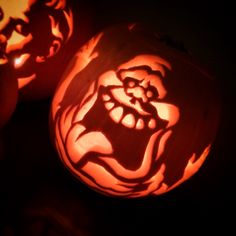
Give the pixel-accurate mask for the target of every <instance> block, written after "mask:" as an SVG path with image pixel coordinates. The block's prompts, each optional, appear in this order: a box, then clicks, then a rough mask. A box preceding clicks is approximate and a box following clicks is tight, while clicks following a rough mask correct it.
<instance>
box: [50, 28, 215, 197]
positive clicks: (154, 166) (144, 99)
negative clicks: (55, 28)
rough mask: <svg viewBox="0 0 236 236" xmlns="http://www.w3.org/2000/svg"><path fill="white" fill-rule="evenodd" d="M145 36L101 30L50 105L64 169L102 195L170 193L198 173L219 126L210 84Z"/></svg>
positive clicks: (184, 60)
mask: <svg viewBox="0 0 236 236" xmlns="http://www.w3.org/2000/svg"><path fill="white" fill-rule="evenodd" d="M150 36H151V35H150V34H148V37H146V34H143V33H142V32H141V33H140V31H139V29H138V28H137V29H136V28H135V27H127V26H117V27H111V28H110V29H107V30H104V31H103V32H101V33H100V34H98V35H97V36H95V37H94V38H92V39H91V40H90V41H89V42H88V43H87V44H85V45H84V47H82V48H81V49H80V50H79V51H77V53H76V54H75V56H74V57H73V59H72V60H71V63H70V64H69V66H68V68H67V70H66V72H65V74H64V76H63V77H62V80H61V81H60V83H59V85H58V88H57V91H56V93H55V95H54V98H53V101H52V109H51V118H52V119H51V122H52V123H51V124H52V126H51V127H52V129H53V130H52V131H53V134H55V140H54V141H55V142H56V147H57V150H58V152H59V154H60V157H61V159H62V160H63V163H64V164H65V165H66V167H67V168H68V169H69V170H70V171H71V172H72V173H73V174H74V175H75V176H76V177H77V178H79V179H80V180H81V181H83V182H84V183H86V184H87V185H88V186H90V187H91V188H93V189H95V190H97V191H98V192H101V193H103V194H106V195H111V196H120V197H126V198H132V197H142V196H147V195H159V194H162V193H165V192H167V191H169V190H171V189H173V188H175V187H176V186H177V185H179V184H181V183H182V182H183V181H185V180H186V179H188V178H190V177H191V176H192V175H193V174H194V173H196V172H197V171H198V169H199V168H200V166H201V165H202V163H203V162H204V160H205V158H206V156H207V154H208V152H209V150H210V146H211V142H212V139H213V137H214V134H215V133H214V132H215V130H216V127H217V122H218V119H217V117H218V116H217V114H218V113H217V112H218V108H217V106H215V104H217V99H216V94H215V92H214V87H213V86H212V80H210V79H209V77H208V76H207V75H206V74H205V73H203V71H202V70H200V69H199V68H198V67H197V66H196V65H195V64H194V63H192V62H191V61H190V60H189V58H188V57H187V56H186V55H185V54H181V53H178V52H176V51H173V50H172V49H171V48H169V47H166V46H165V45H163V43H162V42H160V41H159V39H157V38H156V36H155V35H153V37H150ZM209 92H211V95H212V97H210V96H209ZM215 117H216V118H215Z"/></svg>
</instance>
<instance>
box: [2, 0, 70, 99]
mask: <svg viewBox="0 0 236 236" xmlns="http://www.w3.org/2000/svg"><path fill="white" fill-rule="evenodd" d="M67 2H68V1H66V0H42V1H41V0H1V3H0V46H1V50H2V57H3V58H4V60H5V62H8V63H10V64H12V65H13V70H14V73H15V75H16V77H17V78H18V86H19V89H20V94H21V97H22V98H23V99H24V98H30V99H34V98H41V97H45V96H48V95H50V94H51V93H52V92H53V91H54V89H55V87H56V84H57V82H58V80H57V79H58V73H61V71H60V68H62V67H63V62H64V61H63V59H64V55H63V54H62V51H63V50H62V48H63V49H64V46H65V45H66V44H67V42H68V40H69V38H70V37H71V35H72V33H73V14H72V10H71V9H70V7H69V6H68V4H67ZM59 63H60V64H59ZM58 65H60V66H58Z"/></svg>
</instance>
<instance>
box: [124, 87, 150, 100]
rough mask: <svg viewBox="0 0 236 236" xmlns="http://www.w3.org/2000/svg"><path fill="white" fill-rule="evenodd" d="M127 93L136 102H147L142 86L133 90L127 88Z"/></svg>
mask: <svg viewBox="0 0 236 236" xmlns="http://www.w3.org/2000/svg"><path fill="white" fill-rule="evenodd" d="M127 93H128V94H129V95H131V96H132V97H133V98H136V99H138V100H142V102H144V103H145V102H147V101H148V97H147V94H146V89H145V88H143V87H142V86H136V87H133V88H128V89H127Z"/></svg>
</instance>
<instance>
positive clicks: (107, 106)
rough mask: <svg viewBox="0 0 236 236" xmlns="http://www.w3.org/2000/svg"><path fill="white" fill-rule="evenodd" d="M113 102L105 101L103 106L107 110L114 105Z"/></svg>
mask: <svg viewBox="0 0 236 236" xmlns="http://www.w3.org/2000/svg"><path fill="white" fill-rule="evenodd" d="M114 105H115V104H114V102H106V103H105V107H106V109H107V110H111V109H112V108H113V107H114Z"/></svg>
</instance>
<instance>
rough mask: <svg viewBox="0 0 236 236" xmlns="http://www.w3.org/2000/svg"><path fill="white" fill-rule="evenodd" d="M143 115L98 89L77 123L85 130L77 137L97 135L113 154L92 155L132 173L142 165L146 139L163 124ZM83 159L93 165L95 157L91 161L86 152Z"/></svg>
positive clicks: (105, 91)
mask: <svg viewBox="0 0 236 236" xmlns="http://www.w3.org/2000/svg"><path fill="white" fill-rule="evenodd" d="M147 114H148V115H142V114H140V112H138V111H137V110H135V109H134V108H133V107H132V108H131V107H128V106H126V105H125V104H122V103H121V102H120V101H119V102H118V101H117V100H116V99H115V98H114V96H112V92H111V90H110V89H109V88H104V87H100V89H99V92H98V98H97V100H96V102H95V103H94V105H93V106H92V108H91V109H90V110H89V111H88V112H87V113H86V115H85V116H84V118H83V120H82V121H81V124H82V125H83V126H84V127H85V131H84V132H83V133H82V134H81V135H80V137H81V138H83V135H84V134H88V133H90V132H96V133H98V132H99V133H101V134H102V137H105V139H106V141H107V143H109V144H110V145H111V146H112V150H113V153H112V154H111V155H103V154H101V153H97V154H96V156H97V157H101V156H110V157H112V158H115V159H116V160H117V161H118V162H119V164H121V165H122V166H123V167H124V168H126V169H129V170H136V169H138V168H139V167H140V165H141V164H142V160H143V158H144V153H145V150H146V148H147V145H148V142H149V140H150V137H151V136H152V134H153V133H155V132H157V130H159V129H161V128H163V126H164V125H165V123H164V122H163V121H162V120H160V119H158V116H157V113H155V114H151V113H148V112H147ZM91 138H92V136H91ZM91 142H93V140H91ZM156 152H157V150H155V153H153V155H154V156H155V154H156ZM83 159H84V160H85V159H86V161H93V162H96V160H97V159H98V158H94V152H92V153H91V152H87V153H86V154H85V156H84V157H83Z"/></svg>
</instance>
